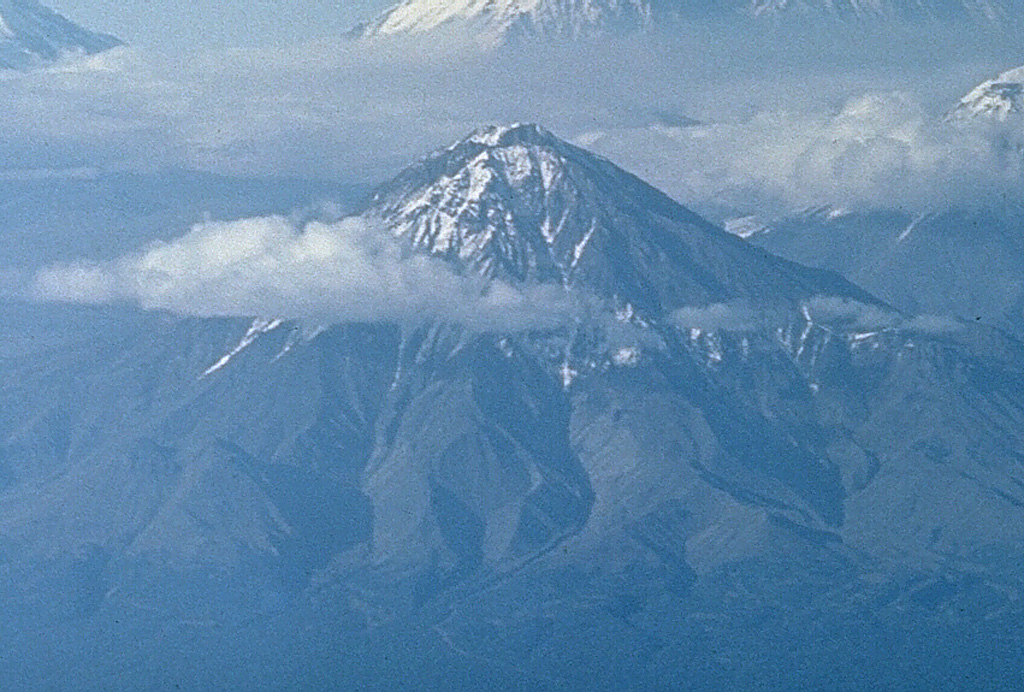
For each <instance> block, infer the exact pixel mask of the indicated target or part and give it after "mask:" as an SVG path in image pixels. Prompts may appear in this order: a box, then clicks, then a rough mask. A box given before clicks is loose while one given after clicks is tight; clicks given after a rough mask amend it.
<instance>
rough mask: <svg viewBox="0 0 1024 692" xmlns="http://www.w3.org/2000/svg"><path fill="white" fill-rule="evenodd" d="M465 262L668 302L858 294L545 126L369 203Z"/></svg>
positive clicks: (494, 139) (493, 143)
mask: <svg viewBox="0 0 1024 692" xmlns="http://www.w3.org/2000/svg"><path fill="white" fill-rule="evenodd" d="M364 213H365V214H366V216H367V217H368V218H370V219H371V220H372V221H375V222H379V223H381V224H383V225H384V226H385V227H386V228H389V229H390V230H391V231H392V232H393V233H394V234H395V235H396V236H398V237H400V238H403V239H405V240H406V241H408V242H409V243H410V245H411V246H412V247H413V248H415V249H417V250H420V251H426V252H429V253H431V254H433V255H437V256H440V257H443V258H445V259H447V260H449V261H451V262H453V263H454V264H456V265H457V266H459V267H460V269H461V270H462V271H467V272H476V273H479V274H482V275H484V276H488V277H497V278H501V279H504V280H507V281H513V282H536V283H549V284H559V285H562V286H566V287H580V288H583V289H585V290H586V291H588V292H590V293H594V294H596V295H600V296H604V297H607V298H612V297H616V298H618V299H622V300H625V301H628V302H629V303H631V304H632V305H634V306H637V307H645V308H649V310H650V312H654V313H659V312H661V311H662V310H664V309H671V308H673V307H677V306H680V305H692V304H702V303H706V302H721V301H726V300H731V299H734V298H751V299H758V298H760V297H763V296H775V297H778V298H780V299H787V298H792V299H796V298H799V297H800V296H804V295H817V294H821V293H824V294H828V295H852V294H853V293H858V295H859V292H858V291H856V290H855V289H853V287H851V286H849V285H848V284H845V282H842V281H838V280H837V278H836V277H835V276H831V275H824V274H821V273H819V272H814V271H811V270H807V269H805V268H803V267H799V266H797V265H793V264H790V263H788V262H785V261H782V260H779V259H778V258H775V257H773V256H771V255H768V254H767V253H762V252H760V251H756V250H754V249H753V248H752V247H751V246H750V245H749V244H748V243H744V242H743V241H742V240H740V239H738V238H736V237H734V236H732V235H730V234H728V233H726V232H725V231H724V230H722V229H720V228H718V227H716V226H714V225H712V224H711V223H708V222H707V221H705V220H704V219H702V218H700V217H699V216H697V215H696V214H694V213H693V212H691V211H690V210H688V209H686V208H684V207H683V206H681V205H680V204H678V203H677V202H675V201H674V200H672V199H670V198H669V197H668V196H666V195H664V194H663V193H661V192H659V191H658V190H656V189H654V188H653V187H651V186H650V185H648V184H646V183H644V182H643V181H641V180H640V179H638V178H636V177H635V176H633V175H630V174H629V173H627V172H625V171H623V170H622V169H620V168H618V167H617V166H615V165H614V164H612V163H611V162H610V161H608V160H606V159H603V158H601V157H599V156H596V155H594V154H592V153H590V152H588V151H585V150H583V149H580V148H578V147H576V146H573V145H572V144H569V143H568V142H566V141H564V140H562V139H559V138H558V137H556V136H555V135H553V134H551V133H550V132H548V131H547V130H545V129H543V128H541V127H538V126H536V125H526V124H516V125H511V126H502V127H488V128H484V129H481V130H478V131H476V132H474V133H473V134H471V135H470V136H468V137H467V138H465V139H463V140H461V141H460V142H457V143H456V144H454V145H452V146H450V147H448V148H446V149H443V150H441V151H438V152H436V153H434V154H433V155H431V156H428V157H427V158H425V159H423V160H422V161H420V162H419V163H417V164H415V165H413V166H411V167H410V168H408V169H406V170H405V171H404V172H402V173H401V174H399V175H398V176H397V177H396V178H395V179H394V180H393V181H391V182H390V183H387V184H385V185H384V186H383V187H382V188H380V189H379V190H378V191H377V192H376V194H375V195H374V196H373V198H372V200H371V202H370V204H369V207H368V209H366V210H365V212H364Z"/></svg>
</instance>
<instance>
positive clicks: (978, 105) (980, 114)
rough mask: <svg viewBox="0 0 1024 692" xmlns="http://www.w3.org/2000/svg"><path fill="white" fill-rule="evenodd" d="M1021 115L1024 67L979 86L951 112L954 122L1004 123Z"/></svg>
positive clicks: (1022, 108) (1007, 72) (950, 115)
mask: <svg viewBox="0 0 1024 692" xmlns="http://www.w3.org/2000/svg"><path fill="white" fill-rule="evenodd" d="M1021 113H1024V66H1021V67H1016V68H1014V69H1012V70H1007V71H1006V72H1003V73H1002V74H1000V75H999V76H997V77H995V78H994V79H989V80H987V81H984V82H982V83H981V84H979V85H978V86H977V87H975V88H974V89H972V90H971V91H970V93H968V94H967V95H966V96H964V97H963V98H962V99H960V103H959V104H957V106H956V107H955V108H954V109H953V110H952V111H951V112H950V114H949V117H950V119H953V120H964V119H972V118H987V119H990V120H996V121H998V122H1006V121H1007V120H1009V119H1010V118H1013V117H1019V116H1020V114H1021Z"/></svg>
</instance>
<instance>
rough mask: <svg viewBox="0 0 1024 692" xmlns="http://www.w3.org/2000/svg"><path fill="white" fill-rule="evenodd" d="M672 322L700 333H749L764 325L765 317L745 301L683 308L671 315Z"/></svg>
mask: <svg viewBox="0 0 1024 692" xmlns="http://www.w3.org/2000/svg"><path fill="white" fill-rule="evenodd" d="M672 320H673V321H674V322H675V323H676V325H678V326H679V327H681V328H683V329H699V330H701V331H711V332H713V331H725V332H749V331H754V330H756V329H758V328H759V327H760V326H762V325H763V324H765V322H766V321H767V316H766V315H765V314H764V311H763V309H762V310H755V309H754V308H753V307H752V306H751V305H750V304H749V303H748V302H747V301H745V300H735V301H732V302H729V303H714V304H711V305H705V306H700V307H685V308H680V309H678V310H676V311H675V312H674V313H672Z"/></svg>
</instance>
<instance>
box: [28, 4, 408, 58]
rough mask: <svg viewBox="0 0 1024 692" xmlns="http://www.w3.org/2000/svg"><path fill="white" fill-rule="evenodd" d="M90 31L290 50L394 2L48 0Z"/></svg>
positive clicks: (140, 40) (153, 42) (163, 43)
mask: <svg viewBox="0 0 1024 692" xmlns="http://www.w3.org/2000/svg"><path fill="white" fill-rule="evenodd" d="M43 4H45V5H49V6H50V7H52V8H54V9H55V10H57V11H58V12H60V13H62V14H64V15H65V16H67V17H68V18H70V19H72V20H74V21H76V22H78V23H79V24H82V25H84V26H86V27H88V28H90V29H96V30H99V31H106V32H109V33H112V34H115V35H117V36H119V37H120V38H122V39H124V40H126V41H128V42H129V43H132V44H135V45H139V46H146V47H166V48H186V47H187V48H189V49H193V50H194V49H195V48H196V47H200V48H205V47H220V46H230V47H236V46H253V45H268V44H270V45H274V44H287V43H294V42H296V41H302V40H305V39H308V38H323V37H327V36H332V35H337V34H339V33H341V32H343V31H345V30H347V29H349V28H350V27H351V26H352V25H353V24H355V23H356V22H358V21H359V20H361V19H364V18H368V17H372V16H374V15H375V14H376V13H377V12H379V11H381V10H382V9H383V8H385V7H387V6H389V5H390V4H392V3H391V2H390V1H389V0H351V1H346V2H338V1H337V0H333V1H332V0H194V1H193V2H182V1H181V0H145V1H144V2H140V1H139V0H127V1H126V0H43Z"/></svg>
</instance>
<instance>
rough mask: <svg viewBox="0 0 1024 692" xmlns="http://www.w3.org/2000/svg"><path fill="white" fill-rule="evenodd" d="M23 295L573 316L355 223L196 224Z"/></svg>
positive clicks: (519, 326)
mask: <svg viewBox="0 0 1024 692" xmlns="http://www.w3.org/2000/svg"><path fill="white" fill-rule="evenodd" d="M30 295H31V297H33V298H35V299H37V300H48V301H70V302H82V303H112V302H122V303H129V304H132V305H137V306H139V307H141V308H145V309H161V310H168V311H171V312H175V313H180V314H187V315H197V316H203V317H210V316H263V317H275V318H295V319H309V320H315V321H319V322H398V323H418V322H421V321H425V320H442V321H449V322H457V323H460V324H464V325H466V326H468V327H470V328H472V329H478V330H482V331H519V330H523V329H540V328H553V327H558V326H560V325H562V324H564V323H565V322H566V321H568V320H571V319H572V316H573V315H574V313H575V310H576V306H575V305H574V302H573V298H572V296H570V295H568V294H566V293H565V292H564V291H563V290H562V289H561V288H560V287H556V286H528V287H514V286H511V285H509V284H506V283H503V282H500V281H492V282H487V283H485V282H483V281H482V280H480V279H478V278H476V277H466V276H461V275H459V274H457V273H455V271H454V270H453V269H452V268H451V266H450V265H448V264H446V263H444V262H442V261H441V260H438V259H434V258H431V257H428V256H425V255H420V254H406V253H404V252H403V250H402V248H401V246H400V245H399V243H398V242H397V241H395V240H394V239H393V238H392V237H391V236H390V235H388V234H387V233H386V232H385V231H383V230H382V229H379V228H376V227H373V226H370V225H368V224H367V223H365V222H364V221H362V220H359V219H346V220H342V221H338V222H335V223H322V222H310V223H307V224H305V225H298V224H296V223H294V222H292V221H290V220H288V219H285V218H282V217H264V218H252V219H242V220H238V221H232V222H216V223H212V222H211V223H205V224H200V225H197V226H195V227H194V228H193V229H192V230H191V231H190V232H189V233H188V234H186V235H185V236H183V237H181V238H179V239H177V240H175V241H173V242H170V243H161V244H157V245H153V246H152V247H150V248H149V249H147V250H146V251H144V252H141V253H139V254H136V255H131V256H128V257H124V258H122V259H120V260H117V261H114V262H106V263H95V262H92V263H90V262H79V263H69V264H59V265H54V266H50V267H47V268H45V269H43V270H41V271H39V272H38V273H36V275H35V276H34V278H33V280H32V285H31V289H30Z"/></svg>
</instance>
